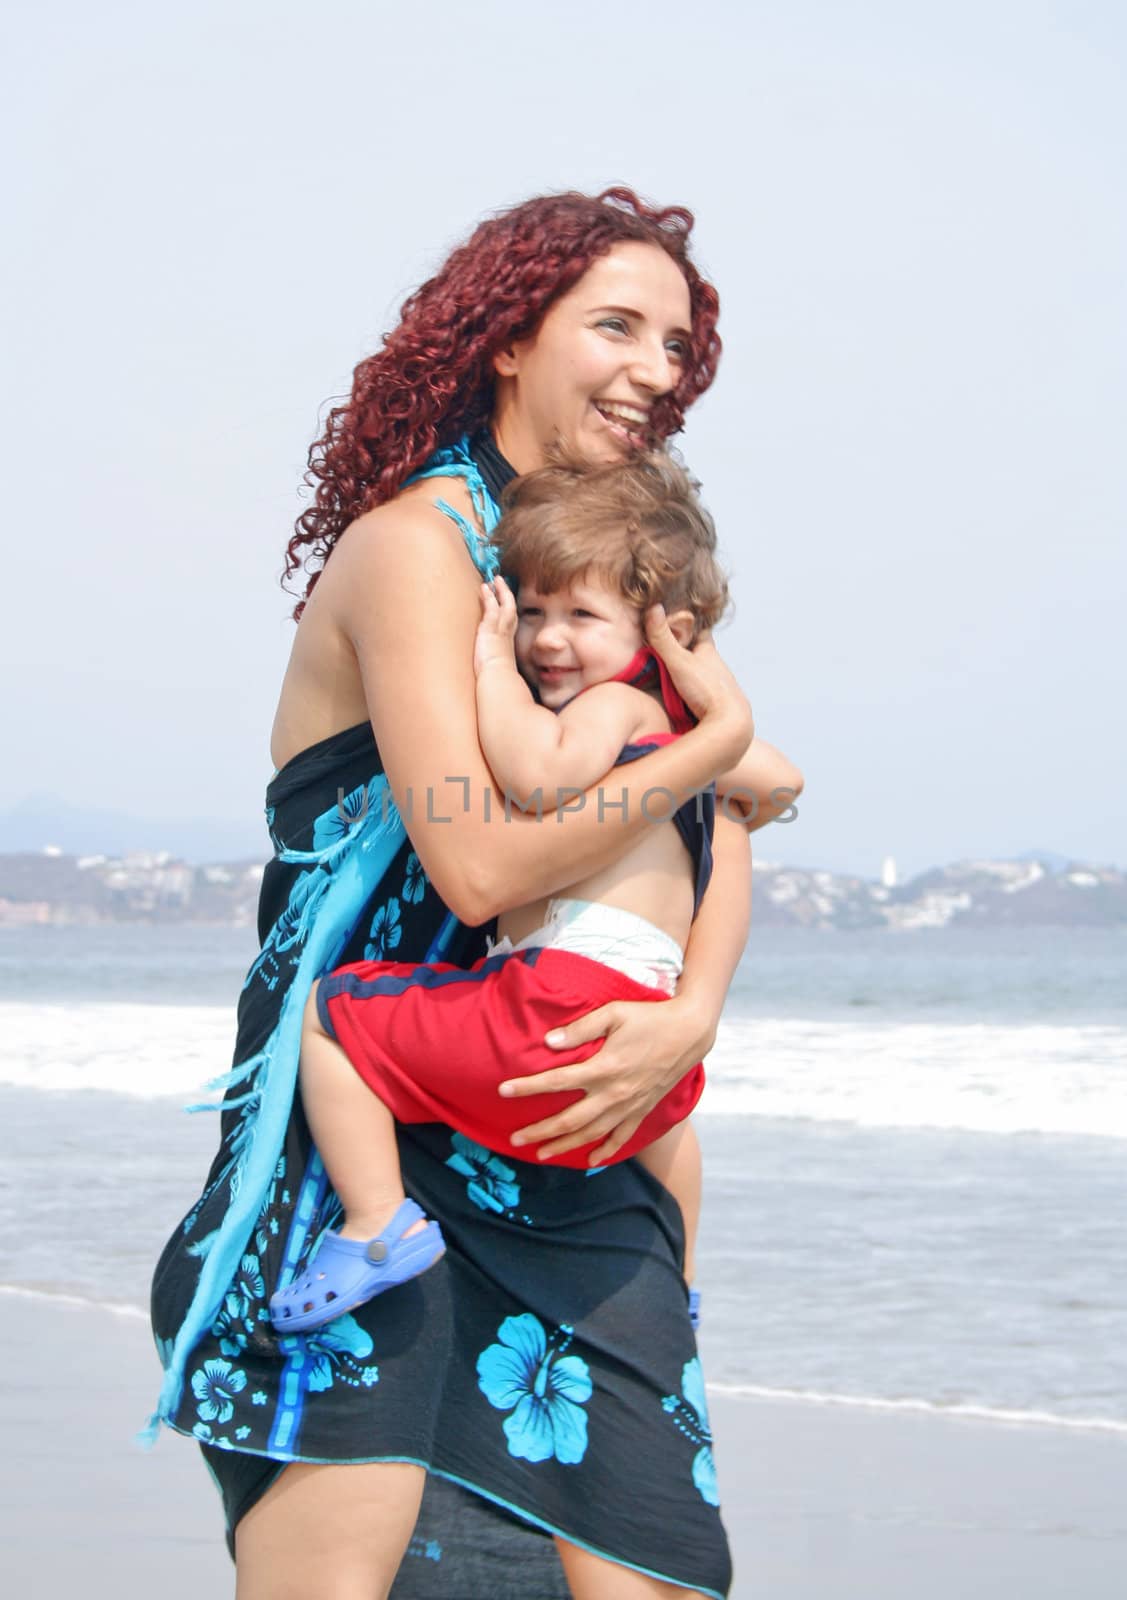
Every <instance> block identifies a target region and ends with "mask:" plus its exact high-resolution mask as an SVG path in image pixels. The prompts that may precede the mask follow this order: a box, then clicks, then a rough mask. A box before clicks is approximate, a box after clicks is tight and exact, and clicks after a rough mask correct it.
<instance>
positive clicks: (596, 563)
mask: <svg viewBox="0 0 1127 1600" xmlns="http://www.w3.org/2000/svg"><path fill="white" fill-rule="evenodd" d="M502 507H503V510H504V515H503V517H502V519H501V521H500V523H499V524H498V526H497V529H496V531H495V532H494V534H493V538H492V543H493V544H494V545H495V546H496V547H497V549H498V551H499V553H500V557H501V568H502V571H503V572H505V573H506V574H511V575H512V576H513V577H515V579H516V580H517V582H518V584H519V583H527V584H532V585H533V586H534V587H535V588H536V589H538V590H540V591H541V592H542V593H544V594H551V593H553V592H554V591H556V590H558V589H564V588H566V587H567V586H568V585H569V584H571V583H575V582H580V581H581V580H582V579H583V577H584V576H585V575H586V574H588V573H597V574H598V576H599V577H601V578H602V579H603V580H604V581H605V582H607V583H608V584H610V585H611V586H612V587H614V588H616V589H618V591H619V593H620V594H621V595H622V597H623V599H625V600H627V601H629V603H630V604H631V605H634V606H637V607H638V608H639V610H641V611H644V610H645V609H646V607H647V606H652V605H658V604H660V605H663V606H664V607H665V609H666V611H667V612H668V613H672V612H674V611H690V612H692V615H693V640H694V641H695V640H696V639H697V637H698V636H699V635H700V634H701V633H702V632H704V631H705V630H706V629H708V628H711V627H713V626H714V625H715V624H716V623H717V622H718V621H719V620H720V618H721V617H722V616H723V614H724V612H725V610H726V609H727V606H728V582H727V579H726V578H725V576H724V573H723V572H722V571H721V569H720V567H719V565H718V563H717V561H716V528H715V526H714V524H713V521H712V518H711V517H710V516H709V514H708V512H707V511H706V510H705V509H704V507H703V506H702V505H701V503H700V501H699V500H698V499H697V496H696V492H695V485H694V483H693V480H692V479H691V478H690V477H689V475H688V473H687V472H686V471H685V470H684V468H682V467H679V466H678V465H677V463H676V462H675V461H673V460H671V459H670V457H669V456H667V455H665V454H664V453H663V452H661V451H657V450H654V451H649V452H647V453H646V454H644V455H637V456H634V457H632V458H631V459H630V460H628V461H624V462H621V463H620V462H614V463H612V464H611V465H609V466H592V465H590V464H589V463H586V462H581V461H576V460H571V459H566V458H563V457H558V458H557V459H556V460H554V461H552V462H551V463H550V464H549V465H548V466H546V467H541V468H539V469H538V470H537V471H535V472H529V473H527V474H526V475H525V476H524V477H523V478H517V479H516V481H515V482H513V483H511V484H510V485H509V487H508V488H507V489H506V490H505V493H504V497H503V499H502Z"/></svg>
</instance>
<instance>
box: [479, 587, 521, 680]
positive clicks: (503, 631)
mask: <svg viewBox="0 0 1127 1600" xmlns="http://www.w3.org/2000/svg"><path fill="white" fill-rule="evenodd" d="M480 594H481V621H480V622H479V623H478V625H477V637H476V638H475V639H474V647H473V669H474V673H475V674H477V673H480V672H481V671H482V669H483V668H484V667H485V665H486V663H487V662H489V661H504V662H506V663H507V664H508V665H509V666H511V667H513V668H514V670H515V668H516V655H515V653H514V649H513V640H514V638H515V637H516V631H517V607H516V601H515V600H514V599H513V592H512V590H511V589H510V588H509V586H508V584H507V583H506V582H505V580H504V578H500V577H498V578H494V579H493V582H492V583H491V584H490V583H483V584H482V586H481V590H480Z"/></svg>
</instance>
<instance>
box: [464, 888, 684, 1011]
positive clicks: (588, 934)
mask: <svg viewBox="0 0 1127 1600" xmlns="http://www.w3.org/2000/svg"><path fill="white" fill-rule="evenodd" d="M549 945H550V946H551V947H552V949H553V950H570V951H571V952H572V953H573V954H574V955H577V956H586V957H587V959H588V960H589V961H601V962H602V964H603V966H605V967H613V968H614V970H615V971H616V972H621V973H624V974H625V976H626V977H628V978H633V979H634V981H635V983H645V984H648V985H649V987H650V988H651V989H661V990H662V991H663V993H665V994H674V993H675V992H676V989H677V979H678V978H679V977H680V976H681V968H682V966H683V965H684V955H683V953H682V950H681V946H680V945H679V944H678V943H677V941H676V939H672V938H670V936H669V934H667V933H663V932H662V930H661V929H660V928H658V927H655V926H654V924H653V923H652V922H647V920H646V918H645V917H639V916H637V915H635V913H634V912H633V911H622V910H620V909H619V907H618V906H604V905H599V904H598V903H597V901H594V900H567V899H559V900H549V901H548V910H547V921H546V922H545V923H544V926H543V927H542V928H537V929H535V930H534V932H532V933H528V934H526V935H525V936H524V938H523V939H522V940H521V941H520V943H519V944H515V945H514V944H513V942H512V940H511V939H510V938H509V937H508V935H507V934H506V936H505V937H504V938H503V939H498V940H497V941H496V943H494V942H493V941H490V944H489V954H490V955H491V956H495V955H496V956H505V955H510V954H511V953H512V952H513V951H514V950H532V949H543V948H544V947H546V946H549Z"/></svg>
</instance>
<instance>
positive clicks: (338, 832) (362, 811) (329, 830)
mask: <svg viewBox="0 0 1127 1600" xmlns="http://www.w3.org/2000/svg"><path fill="white" fill-rule="evenodd" d="M372 803H373V800H372V794H371V792H370V789H369V786H368V785H367V784H366V783H361V784H358V785H357V787H356V788H355V789H353V791H352V793H351V794H347V795H346V794H345V793H344V791H343V789H338V790H337V803H336V805H335V806H333V807H332V808H331V809H330V810H328V811H323V812H322V813H321V815H320V816H319V817H318V818H317V820H316V822H315V823H314V824H313V848H314V850H324V849H325V848H326V846H330V845H334V844H339V843H340V841H341V840H342V839H345V838H347V837H348V835H349V833H350V832H351V831H352V829H353V828H354V827H355V826H356V824H357V823H358V822H363V820H364V818H365V817H366V816H367V815H368V808H369V806H370V805H372Z"/></svg>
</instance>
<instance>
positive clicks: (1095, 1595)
mask: <svg viewBox="0 0 1127 1600" xmlns="http://www.w3.org/2000/svg"><path fill="white" fill-rule="evenodd" d="M0 1319H2V1321H0V1328H2V1332H0V1350H2V1351H3V1356H4V1359H3V1366H2V1369H0V1370H2V1372H3V1377H2V1378H0V1426H2V1436H3V1439H4V1442H5V1450H4V1463H3V1470H2V1476H0V1570H2V1571H3V1573H4V1576H5V1590H6V1592H8V1593H10V1594H17V1593H18V1594H25V1593H26V1594H35V1595H38V1596H42V1597H45V1600H54V1597H55V1596H59V1597H63V1596H66V1597H69V1596H72V1595H74V1594H77V1593H82V1592H85V1591H88V1590H89V1589H90V1587H91V1586H92V1585H93V1587H94V1588H95V1589H96V1590H97V1591H98V1592H104V1593H112V1594H113V1595H114V1597H115V1600H152V1596H153V1594H154V1592H155V1593H158V1594H159V1595H160V1597H161V1600H199V1597H200V1596H205V1595H206V1596H207V1597H208V1600H220V1597H222V1596H229V1595H232V1594H233V1592H234V1571H233V1568H232V1567H231V1564H230V1562H229V1561H228V1559H227V1555H226V1550H225V1548H224V1545H223V1540H222V1522H221V1518H220V1514H219V1508H218V1501H217V1499H216V1496H215V1491H214V1490H213V1488H212V1486H211V1483H210V1481H209V1479H208V1477H207V1475H206V1473H205V1472H204V1470H203V1468H202V1465H201V1463H200V1460H199V1456H198V1452H197V1451H196V1449H195V1448H194V1446H192V1445H191V1444H189V1443H188V1442H187V1441H186V1440H183V1439H180V1438H176V1437H174V1436H172V1435H170V1434H167V1433H165V1434H164V1435H163V1437H162V1438H161V1440H160V1442H159V1444H158V1445H157V1447H156V1449H155V1450H153V1451H152V1452H149V1453H147V1454H146V1453H145V1452H143V1451H141V1450H140V1449H139V1448H138V1446H137V1445H136V1443H135V1442H134V1433H135V1430H136V1429H137V1428H138V1427H139V1426H140V1425H141V1423H142V1422H143V1420H144V1417H145V1415H146V1414H147V1412H148V1411H149V1410H150V1409H151V1406H152V1403H153V1400H154V1397H155V1394H156V1389H157V1380H158V1368H157V1365H156V1357H155V1354H154V1352H153V1349H152V1342H151V1339H150V1337H149V1332H148V1329H147V1327H146V1325H145V1323H144V1322H143V1321H142V1320H141V1319H140V1318H139V1317H126V1316H119V1315H114V1314H112V1313H110V1312H107V1311H101V1310H95V1309H90V1308H86V1307H83V1306H71V1305H67V1304H60V1303H57V1302H52V1301H49V1300H44V1299H37V1298H27V1299H25V1298H22V1297H19V1296H10V1295H4V1296H3V1297H0ZM710 1404H711V1408H712V1421H713V1428H714V1433H715V1440H716V1456H717V1464H718V1467H719V1470H720V1483H721V1489H722V1492H723V1496H724V1511H725V1519H726V1522H727V1525H728V1530H729V1534H730V1536H731V1539H732V1545H733V1551H734V1555H735V1562H736V1582H735V1586H734V1588H733V1590H732V1595H733V1597H734V1600H755V1597H760V1596H762V1597H770V1600H905V1597H907V1596H911V1600H950V1597H951V1596H953V1595H955V1596H958V1600H978V1597H980V1596H981V1597H982V1600H987V1597H989V1600H996V1597H997V1596H999V1595H1004V1596H1014V1597H1020V1600H1063V1597H1071V1596H1083V1597H1084V1600H1113V1597H1114V1600H1119V1596H1120V1595H1121V1594H1122V1593H1123V1586H1124V1581H1125V1578H1124V1574H1125V1573H1127V1435H1125V1434H1114V1433H1099V1432H1088V1431H1082V1430H1078V1429H1065V1428H1054V1427H1044V1426H1034V1425H1021V1426H1018V1425H1015V1424H1005V1423H996V1422H984V1421H977V1420H971V1419H964V1418H957V1417H945V1416H938V1415H934V1414H928V1413H923V1414H915V1413H908V1414H905V1413H900V1412H894V1411H880V1410H859V1409H852V1408H844V1407H836V1406H826V1405H818V1404H814V1403H808V1402H804V1401H797V1400H762V1399H748V1398H742V1397H737V1396H731V1395H726V1394H716V1395H713V1396H711V1397H710ZM459 1600H463V1597H459ZM464 1600H474V1597H471V1596H466V1597H464ZM483 1600H484V1597H483ZM529 1600H534V1597H532V1596H530V1597H529ZM608 1600H609V1597H608Z"/></svg>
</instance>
